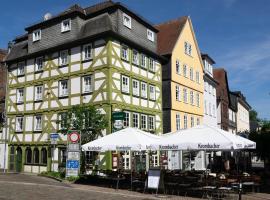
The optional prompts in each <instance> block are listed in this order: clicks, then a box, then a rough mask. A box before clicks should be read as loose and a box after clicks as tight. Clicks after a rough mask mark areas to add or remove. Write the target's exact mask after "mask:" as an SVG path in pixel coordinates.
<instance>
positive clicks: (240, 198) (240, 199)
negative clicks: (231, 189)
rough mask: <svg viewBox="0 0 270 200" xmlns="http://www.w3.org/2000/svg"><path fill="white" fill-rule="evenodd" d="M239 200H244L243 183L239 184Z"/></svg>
mask: <svg viewBox="0 0 270 200" xmlns="http://www.w3.org/2000/svg"><path fill="white" fill-rule="evenodd" d="M238 200H242V183H241V182H240V183H239V191H238Z"/></svg>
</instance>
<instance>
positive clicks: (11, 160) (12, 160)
mask: <svg viewBox="0 0 270 200" xmlns="http://www.w3.org/2000/svg"><path fill="white" fill-rule="evenodd" d="M9 169H10V170H15V147H14V146H11V147H10V153H9Z"/></svg>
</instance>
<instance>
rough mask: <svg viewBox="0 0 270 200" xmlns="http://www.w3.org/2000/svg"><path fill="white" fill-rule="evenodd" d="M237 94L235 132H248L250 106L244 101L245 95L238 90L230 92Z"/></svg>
mask: <svg viewBox="0 0 270 200" xmlns="http://www.w3.org/2000/svg"><path fill="white" fill-rule="evenodd" d="M232 93H234V94H235V95H236V96H237V113H236V126H237V133H240V132H249V131H250V124H249V111H250V109H251V106H250V105H249V104H248V102H247V101H246V97H245V96H244V95H243V94H242V93H241V92H240V91H235V92H232Z"/></svg>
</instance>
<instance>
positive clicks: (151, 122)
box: [148, 115, 155, 130]
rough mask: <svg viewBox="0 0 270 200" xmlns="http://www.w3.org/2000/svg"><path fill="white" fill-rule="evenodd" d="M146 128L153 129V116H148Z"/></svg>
mask: <svg viewBox="0 0 270 200" xmlns="http://www.w3.org/2000/svg"><path fill="white" fill-rule="evenodd" d="M148 129H149V130H155V116H152V115H149V116H148Z"/></svg>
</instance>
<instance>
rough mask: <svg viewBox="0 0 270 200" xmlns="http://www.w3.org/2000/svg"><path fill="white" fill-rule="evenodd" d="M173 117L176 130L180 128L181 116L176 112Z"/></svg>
mask: <svg viewBox="0 0 270 200" xmlns="http://www.w3.org/2000/svg"><path fill="white" fill-rule="evenodd" d="M175 119H176V130H177V131H178V130H180V129H181V118H180V114H179V113H176V116H175Z"/></svg>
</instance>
